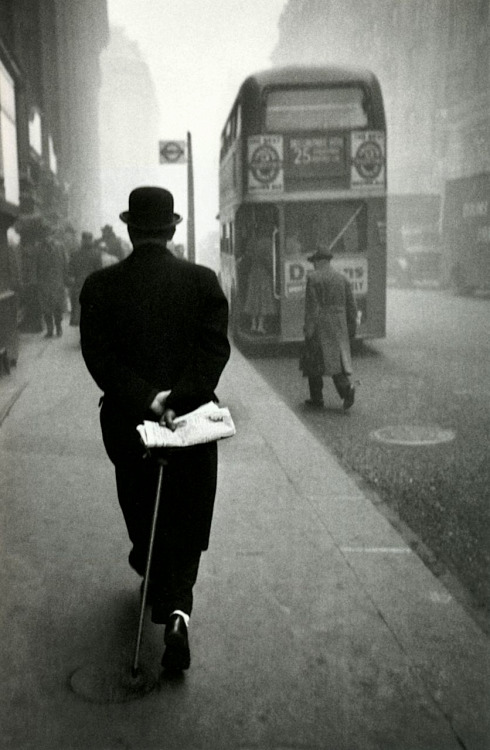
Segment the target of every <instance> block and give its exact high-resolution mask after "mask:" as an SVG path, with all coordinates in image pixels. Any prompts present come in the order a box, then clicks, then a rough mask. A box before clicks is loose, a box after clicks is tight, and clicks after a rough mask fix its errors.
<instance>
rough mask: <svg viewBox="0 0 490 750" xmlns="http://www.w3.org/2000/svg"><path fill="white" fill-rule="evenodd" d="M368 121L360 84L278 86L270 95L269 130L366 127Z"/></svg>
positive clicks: (267, 123)
mask: <svg viewBox="0 0 490 750" xmlns="http://www.w3.org/2000/svg"><path fill="white" fill-rule="evenodd" d="M367 124H368V117H367V112H366V108H365V96H364V92H363V90H362V88H361V87H360V86H331V87H324V88H303V89H300V88H294V89H277V90H275V91H274V90H273V91H270V92H269V94H268V96H267V105H266V129H267V130H268V131H269V132H287V131H298V130H299V131H305V130H332V129H343V128H363V127H366V126H367Z"/></svg>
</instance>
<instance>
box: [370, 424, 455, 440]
mask: <svg viewBox="0 0 490 750" xmlns="http://www.w3.org/2000/svg"><path fill="white" fill-rule="evenodd" d="M371 437H372V438H373V440H377V441H378V442H379V443H392V444H394V445H437V444H438V443H450V442H451V440H454V438H455V437H456V435H455V433H454V432H453V430H443V429H441V428H440V427H437V426H435V425H394V426H392V427H382V428H381V429H380V430H374V432H371Z"/></svg>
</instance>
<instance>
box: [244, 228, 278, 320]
mask: <svg viewBox="0 0 490 750" xmlns="http://www.w3.org/2000/svg"><path fill="white" fill-rule="evenodd" d="M271 248H272V240H270V239H269V238H268V237H266V236H263V237H256V236H253V237H252V239H251V248H250V255H251V267H250V274H249V277H248V289H247V297H246V299H245V307H244V312H245V313H246V314H247V315H249V316H250V317H251V319H252V322H251V328H250V330H251V332H252V333H259V334H265V333H267V331H266V328H265V321H266V318H267V316H268V315H274V314H275V312H276V307H275V303H274V295H273V292H272V273H271V270H270V257H271Z"/></svg>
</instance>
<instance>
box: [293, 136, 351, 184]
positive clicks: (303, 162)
mask: <svg viewBox="0 0 490 750" xmlns="http://www.w3.org/2000/svg"><path fill="white" fill-rule="evenodd" d="M286 158H287V166H288V174H290V175H291V177H293V178H295V179H300V180H308V179H318V178H328V177H340V176H341V175H343V174H344V173H345V169H346V167H345V144H344V138H343V136H342V135H326V136H319V137H312V138H289V142H288V148H287V157H286Z"/></svg>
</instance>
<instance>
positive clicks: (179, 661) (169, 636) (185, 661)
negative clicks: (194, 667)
mask: <svg viewBox="0 0 490 750" xmlns="http://www.w3.org/2000/svg"><path fill="white" fill-rule="evenodd" d="M164 640H165V646H166V648H165V651H164V652H163V656H162V667H163V668H164V669H168V670H169V671H171V672H181V671H182V670H184V669H189V666H190V663H191V652H190V650H189V636H188V635H187V625H186V624H185V620H184V618H183V617H182V616H181V615H171V616H170V617H169V620H168V623H167V625H166V628H165V637H164Z"/></svg>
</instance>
